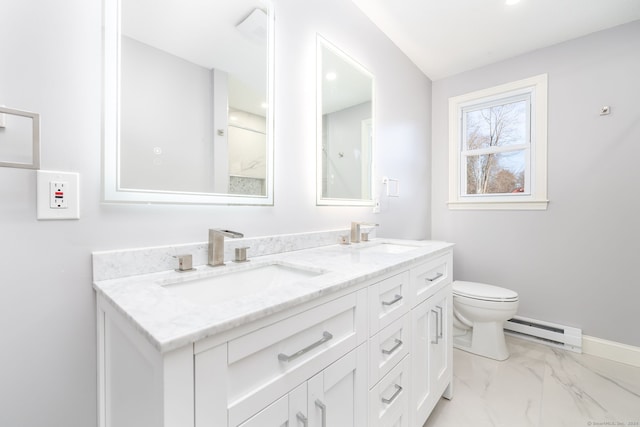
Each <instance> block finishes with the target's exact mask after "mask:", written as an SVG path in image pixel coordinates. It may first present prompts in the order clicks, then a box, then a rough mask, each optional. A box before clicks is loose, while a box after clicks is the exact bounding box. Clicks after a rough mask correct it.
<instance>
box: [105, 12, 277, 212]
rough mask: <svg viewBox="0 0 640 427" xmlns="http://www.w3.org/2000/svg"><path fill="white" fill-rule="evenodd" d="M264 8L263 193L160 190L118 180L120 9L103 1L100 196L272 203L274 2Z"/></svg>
mask: <svg viewBox="0 0 640 427" xmlns="http://www.w3.org/2000/svg"><path fill="white" fill-rule="evenodd" d="M261 1H262V2H263V3H264V4H265V6H266V7H267V9H268V13H267V19H268V30H267V32H268V37H267V39H268V40H267V55H268V60H267V98H268V101H267V102H268V107H267V116H266V123H267V126H266V128H267V138H266V142H267V155H266V160H267V171H266V179H265V189H266V194H265V195H264V196H255V195H242V194H223V193H199V192H175V191H161V190H134V189H122V188H120V184H119V177H120V168H119V162H118V159H119V157H118V156H119V151H120V147H119V146H120V117H119V114H120V113H119V109H120V108H119V107H120V49H121V46H120V11H121V4H120V2H121V0H104V1H103V46H102V48H103V61H104V62H103V102H104V104H103V115H102V116H103V119H102V158H103V161H102V168H103V169H102V179H103V185H102V190H103V193H102V200H103V201H104V202H124V203H174V204H181V203H184V204H216V205H264V206H273V204H274V195H273V189H274V185H273V182H274V179H273V177H274V173H273V169H274V166H273V162H274V111H273V110H274V105H275V103H274V68H275V67H274V63H275V60H274V59H275V58H274V46H275V40H274V34H275V25H274V22H275V20H274V6H273V2H272V1H271V0H261Z"/></svg>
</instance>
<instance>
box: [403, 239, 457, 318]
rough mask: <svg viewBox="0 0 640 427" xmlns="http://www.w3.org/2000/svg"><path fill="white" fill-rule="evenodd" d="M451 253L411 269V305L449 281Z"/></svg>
mask: <svg viewBox="0 0 640 427" xmlns="http://www.w3.org/2000/svg"><path fill="white" fill-rule="evenodd" d="M452 265H453V254H452V253H451V252H449V253H447V254H446V255H443V256H441V257H439V258H436V259H435V260H433V261H429V262H426V263H424V264H422V265H419V266H417V267H415V268H413V269H411V296H412V304H413V307H415V306H416V305H418V304H420V303H421V302H422V301H424V300H426V299H427V298H429V297H430V296H431V295H433V293H434V292H436V291H437V290H438V289H440V288H441V287H442V286H444V285H445V284H447V283H451V281H452V280H451V277H452V271H451V268H452Z"/></svg>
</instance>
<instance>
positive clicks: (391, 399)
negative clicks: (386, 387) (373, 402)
mask: <svg viewBox="0 0 640 427" xmlns="http://www.w3.org/2000/svg"><path fill="white" fill-rule="evenodd" d="M394 386H396V391H395V393H393V396H391V397H390V398H388V399H385V398H384V397H383V398H382V403H386V404H387V405H389V404H391V403H392V402H393V401H394V400H396V399H397V398H398V395H399V394H400V392H402V387H400V386H399V385H398V384H394Z"/></svg>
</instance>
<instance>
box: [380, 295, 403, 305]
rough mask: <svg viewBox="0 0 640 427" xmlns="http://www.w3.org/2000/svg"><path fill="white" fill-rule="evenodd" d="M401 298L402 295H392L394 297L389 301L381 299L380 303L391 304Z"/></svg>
mask: <svg viewBox="0 0 640 427" xmlns="http://www.w3.org/2000/svg"><path fill="white" fill-rule="evenodd" d="M401 299H402V295H398V294H396V295H394V298H393V299H392V300H391V301H382V305H393V304H395V303H397V302H398V301H400V300H401Z"/></svg>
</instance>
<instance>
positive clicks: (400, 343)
mask: <svg viewBox="0 0 640 427" xmlns="http://www.w3.org/2000/svg"><path fill="white" fill-rule="evenodd" d="M395 341H396V345H394V346H393V347H391V348H390V349H389V350H385V349H384V348H383V349H382V354H391V353H393V352H394V351H396V350H397V349H398V348H400V346H401V345H402V341H401V340H399V339H397V338H396V339H395Z"/></svg>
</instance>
